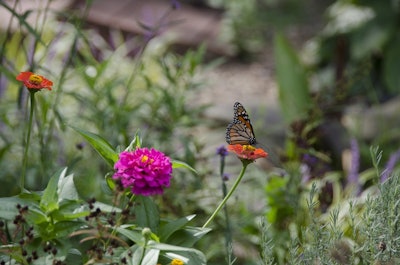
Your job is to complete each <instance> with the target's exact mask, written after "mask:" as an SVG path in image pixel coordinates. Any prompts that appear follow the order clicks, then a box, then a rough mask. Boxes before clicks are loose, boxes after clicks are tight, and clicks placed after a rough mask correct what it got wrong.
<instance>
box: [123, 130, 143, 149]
mask: <svg viewBox="0 0 400 265" xmlns="http://www.w3.org/2000/svg"><path fill="white" fill-rule="evenodd" d="M141 145H142V139H140V137H139V132H136V134H135V137H134V138H133V140H132V141H131V143H130V144H129V145H128V147H127V148H126V149H125V151H133V150H135V149H136V148H140V147H141Z"/></svg>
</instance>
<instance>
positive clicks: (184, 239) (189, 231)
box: [167, 226, 211, 247]
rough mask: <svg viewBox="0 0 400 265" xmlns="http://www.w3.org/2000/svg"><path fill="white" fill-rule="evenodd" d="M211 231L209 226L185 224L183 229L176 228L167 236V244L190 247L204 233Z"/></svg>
mask: <svg viewBox="0 0 400 265" xmlns="http://www.w3.org/2000/svg"><path fill="white" fill-rule="evenodd" d="M210 231H211V228H201V227H192V226H186V227H185V228H184V229H181V230H178V231H176V232H175V233H173V234H172V235H171V236H170V237H168V241H167V243H168V244H171V245H177V246H184V247H192V246H193V245H194V244H195V243H196V242H197V241H199V240H200V239H201V238H202V237H203V236H204V235H205V234H207V233H208V232H210Z"/></svg>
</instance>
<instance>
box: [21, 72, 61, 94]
mask: <svg viewBox="0 0 400 265" xmlns="http://www.w3.org/2000/svg"><path fill="white" fill-rule="evenodd" d="M17 80H18V81H22V82H23V83H24V85H25V86H26V87H27V88H28V89H29V90H31V89H32V90H41V89H43V88H46V89H48V90H51V86H52V85H53V82H51V81H50V80H48V79H46V78H45V77H43V76H41V75H37V74H34V73H32V72H21V73H20V74H19V75H18V76H17Z"/></svg>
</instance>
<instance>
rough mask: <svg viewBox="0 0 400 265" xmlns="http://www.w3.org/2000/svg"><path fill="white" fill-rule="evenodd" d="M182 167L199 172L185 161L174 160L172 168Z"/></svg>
mask: <svg viewBox="0 0 400 265" xmlns="http://www.w3.org/2000/svg"><path fill="white" fill-rule="evenodd" d="M181 167H183V168H186V169H189V170H191V171H193V172H194V173H196V174H197V171H196V169H194V168H192V167H191V166H189V165H188V164H186V163H185V162H182V161H177V160H172V168H181Z"/></svg>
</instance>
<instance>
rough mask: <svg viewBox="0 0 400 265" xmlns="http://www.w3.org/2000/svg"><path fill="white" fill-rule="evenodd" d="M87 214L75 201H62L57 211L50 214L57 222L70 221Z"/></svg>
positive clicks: (84, 208) (85, 209) (85, 208)
mask: <svg viewBox="0 0 400 265" xmlns="http://www.w3.org/2000/svg"><path fill="white" fill-rule="evenodd" d="M89 213H90V211H88V210H87V207H84V206H83V205H80V203H79V202H77V201H63V202H62V203H60V205H59V209H58V211H55V212H53V213H52V217H53V218H54V219H55V220H57V221H71V220H76V219H77V218H81V217H85V216H88V215H89Z"/></svg>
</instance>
